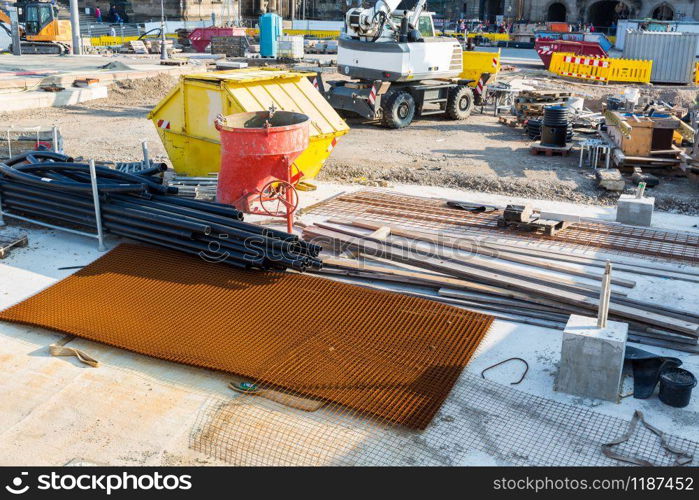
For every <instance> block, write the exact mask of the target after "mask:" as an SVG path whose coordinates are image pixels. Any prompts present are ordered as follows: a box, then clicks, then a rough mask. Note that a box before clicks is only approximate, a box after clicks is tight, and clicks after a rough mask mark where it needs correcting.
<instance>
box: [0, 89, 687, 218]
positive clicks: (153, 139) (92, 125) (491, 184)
mask: <svg viewBox="0 0 699 500" xmlns="http://www.w3.org/2000/svg"><path fill="white" fill-rule="evenodd" d="M175 83H176V80H175V79H173V78H172V77H169V76H166V75H161V76H159V77H157V78H150V79H144V80H136V81H125V82H119V83H118V84H116V85H115V86H113V88H112V89H111V90H110V95H109V98H107V99H101V100H96V101H90V102H87V103H83V104H80V105H77V106H70V107H66V108H46V109H38V110H33V111H23V112H18V113H12V114H7V113H5V114H2V113H0V120H2V121H3V122H4V123H11V124H13V125H15V126H29V125H38V124H43V125H51V124H56V125H58V126H59V127H60V129H61V132H62V134H63V137H64V141H65V149H66V151H67V152H68V153H70V154H72V155H73V156H76V157H84V158H94V159H96V160H102V161H134V160H139V159H141V141H142V140H148V141H149V146H150V150H151V155H152V156H153V158H154V159H160V160H166V159H167V156H166V154H165V150H164V148H163V147H162V144H161V142H160V139H159V137H158V134H157V132H156V130H155V127H154V126H153V124H152V123H151V122H150V121H149V120H148V119H146V115H147V114H148V112H149V111H150V110H151V109H152V108H153V106H155V105H156V104H157V103H158V102H159V101H160V100H161V99H162V98H163V97H164V96H165V95H167V93H168V92H169V90H170V89H171V88H172V87H173V86H174V85H175ZM547 84H549V85H554V84H555V85H562V84H564V85H568V83H562V82H560V81H553V83H550V82H547ZM584 87H585V89H587V87H591V90H590V89H587V90H585V91H586V92H587V91H588V90H589V91H590V92H592V91H594V92H595V96H596V97H597V98H600V99H601V98H603V96H602V94H604V96H606V95H607V94H610V93H619V92H620V90H619V88H615V87H612V86H609V87H602V86H594V85H592V86H584ZM576 90H577V89H576ZM649 90H652V91H653V92H656V91H658V90H655V89H649ZM681 90H683V92H681V93H680V94H681V95H683V96H684V95H685V94H687V92H686V90H687V89H681ZM665 91H668V92H669V91H670V90H668V89H665ZM658 92H659V91H658ZM680 94H677V93H674V94H672V95H673V96H677V95H680ZM685 97H686V96H685ZM348 123H349V125H350V127H351V131H350V133H349V134H347V135H346V136H344V137H341V138H340V139H339V142H338V145H337V147H336V148H335V150H334V151H333V154H332V155H331V156H330V158H329V160H328V162H327V164H326V166H325V167H324V169H323V170H322V171H321V175H320V177H319V180H339V181H343V182H350V183H361V184H367V185H389V184H390V183H415V184H423V185H432V186H446V187H457V188H464V189H469V190H477V191H483V192H487V193H497V194H509V195H516V196H523V197H531V198H539V199H551V200H564V201H574V202H579V203H588V204H590V203H592V204H600V205H609V204H613V203H615V201H616V199H617V197H618V195H617V194H612V193H608V192H606V191H604V190H601V189H598V188H597V187H596V185H595V182H594V178H593V173H592V172H591V171H590V170H589V169H586V168H583V169H579V168H578V166H577V160H578V158H577V155H571V156H569V157H559V156H554V157H546V156H533V155H531V154H530V153H529V146H530V145H531V142H530V141H529V140H528V138H527V137H526V135H525V134H524V133H523V131H522V130H521V129H513V128H510V127H507V126H504V125H502V124H500V123H498V122H497V119H496V118H494V117H492V116H489V115H481V114H480V113H474V114H473V115H472V116H471V117H470V118H469V119H468V120H467V121H464V122H454V121H448V120H445V119H443V118H441V117H426V118H425V119H420V120H417V121H415V122H414V123H413V124H411V125H410V126H409V127H408V128H406V129H401V130H387V129H383V128H380V127H378V126H375V125H373V124H371V123H366V122H364V121H362V120H359V119H348ZM627 187H628V189H627V191H628V192H630V191H631V190H632V186H631V184H630V183H629V184H628V185H627ZM698 191H699V182H697V180H696V179H695V178H675V177H667V176H665V177H662V178H661V184H660V186H658V187H656V188H653V189H649V190H648V193H649V194H650V195H653V196H655V197H656V207H657V208H658V209H663V210H675V211H679V212H682V213H689V214H697V213H699V197H698V196H697V192H698Z"/></svg>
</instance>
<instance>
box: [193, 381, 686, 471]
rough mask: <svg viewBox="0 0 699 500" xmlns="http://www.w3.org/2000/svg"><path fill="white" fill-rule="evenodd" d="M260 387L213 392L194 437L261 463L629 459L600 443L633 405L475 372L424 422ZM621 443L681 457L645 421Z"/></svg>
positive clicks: (216, 453) (646, 455)
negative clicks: (314, 403) (405, 422)
mask: <svg viewBox="0 0 699 500" xmlns="http://www.w3.org/2000/svg"><path fill="white" fill-rule="evenodd" d="M263 387H264V386H263V385H261V386H260V389H261V390H263V389H262V388H263ZM260 394H261V393H257V394H255V395H250V394H238V395H237V396H236V397H234V398H233V399H231V400H227V399H223V398H220V397H212V398H210V399H209V400H207V402H206V403H205V404H204V406H203V407H202V409H201V410H200V412H199V414H198V415H197V419H196V422H195V425H194V428H193V430H192V433H191V435H190V447H191V448H193V449H195V450H197V451H200V452H202V453H205V454H207V455H210V456H213V457H216V458H218V459H220V460H224V461H227V462H229V463H231V464H235V465H257V466H260V465H265V466H266V465H300V466H303V465H360V466H362V465H364V466H367V465H426V466H438V465H462V464H473V463H474V461H475V462H477V463H479V464H480V465H495V464H498V465H531V466H613V465H629V464H628V463H624V462H619V461H617V460H614V459H611V458H608V457H606V456H605V455H603V454H602V451H601V446H602V445H603V444H605V443H609V442H612V441H614V440H616V439H618V438H620V437H621V436H623V435H624V434H625V432H626V431H627V429H628V426H629V420H630V417H631V414H629V418H628V419H624V418H619V417H614V416H610V415H605V414H604V413H600V412H598V411H595V410H593V409H592V408H589V407H587V406H583V405H575V406H573V405H569V404H565V403H561V402H558V401H552V400H550V399H546V398H543V397H540V396H536V395H533V394H529V393H526V392H523V391H521V390H518V389H515V388H511V387H508V386H505V385H502V384H499V383H496V382H493V381H490V380H484V379H482V378H481V377H480V376H478V375H475V374H472V373H468V372H464V373H463V374H462V376H461V377H460V378H459V380H458V382H457V383H456V385H455V387H454V389H453V390H452V391H451V393H450V394H449V397H448V398H447V399H446V401H445V402H444V404H443V405H442V407H441V409H440V410H439V412H438V414H437V415H436V417H435V418H434V420H433V421H432V423H431V424H430V425H429V426H428V427H427V428H426V429H425V430H422V431H416V430H411V429H406V428H401V427H397V426H391V425H387V424H386V422H384V421H382V420H380V419H375V418H358V416H357V415H356V414H355V413H353V412H347V411H344V410H343V409H342V408H340V407H338V406H336V405H327V406H325V407H322V408H319V409H316V410H314V411H309V408H303V409H302V408H300V407H293V406H292V405H289V404H280V403H279V402H278V401H279V398H278V396H277V397H270V396H268V395H267V396H265V395H264V394H263V395H260ZM658 404H660V403H658ZM629 413H632V412H631V410H629ZM692 418H693V417H692ZM649 423H651V424H652V425H655V422H653V421H650V422H649ZM661 430H662V429H661ZM666 439H667V441H668V444H669V445H670V446H672V447H675V448H678V449H680V450H683V451H686V452H688V453H690V454H693V455H695V456H694V460H693V462H692V464H691V465H695V466H696V465H698V464H699V460H698V457H697V456H696V455H697V452H698V451H699V443H696V442H694V441H690V440H687V439H684V438H681V437H679V436H674V435H667V434H666ZM614 451H615V452H617V453H618V454H620V455H624V456H632V457H637V458H641V459H644V460H647V461H650V462H651V463H653V464H656V465H659V466H670V465H673V464H674V460H675V456H674V455H672V454H670V453H668V452H667V451H666V450H665V449H664V448H663V447H662V446H661V444H660V442H659V440H658V437H657V436H656V435H655V434H653V433H652V432H650V431H649V430H648V429H646V428H645V427H643V426H642V425H640V424H639V425H638V426H637V427H636V431H635V432H634V434H633V435H632V436H631V438H630V439H629V440H628V441H626V442H624V443H622V444H620V445H618V446H616V447H615V448H614Z"/></svg>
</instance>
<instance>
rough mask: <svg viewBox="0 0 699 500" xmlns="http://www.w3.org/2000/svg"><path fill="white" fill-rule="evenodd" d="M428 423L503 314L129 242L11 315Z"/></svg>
mask: <svg viewBox="0 0 699 500" xmlns="http://www.w3.org/2000/svg"><path fill="white" fill-rule="evenodd" d="M0 319H4V320H7V321H14V322H20V323H27V324H32V325H37V326H42V327H46V328H51V329H54V330H59V331H62V332H66V333H69V334H72V335H77V336H79V337H83V338H87V339H90V340H96V341H100V342H104V343H106V344H110V345H114V346H117V347H121V348H125V349H129V350H132V351H135V352H138V353H141V354H146V355H149V356H154V357H157V358H162V359H166V360H170V361H176V362H179V363H185V364H189V365H194V366H201V367H205V368H213V369H217V370H222V371H226V372H230V373H234V374H237V375H240V376H243V377H246V378H247V379H250V380H252V381H255V382H256V383H257V384H258V385H261V384H266V385H267V386H268V387H270V388H274V389H275V390H278V391H286V392H287V393H289V394H290V395H293V396H294V397H296V396H299V397H304V398H310V399H311V401H321V402H323V403H326V404H332V405H339V406H341V407H343V408H347V409H348V410H347V411H350V410H351V411H353V412H355V413H357V414H361V415H364V414H366V415H371V416H373V417H374V418H378V419H381V420H383V421H386V422H392V423H397V424H402V425H404V426H407V427H410V428H416V429H422V428H425V427H426V426H427V425H428V424H429V422H430V421H431V420H432V418H433V416H434V415H435V413H436V412H437V411H438V410H439V407H440V405H441V404H442V402H443V401H444V399H445V398H446V396H447V395H448V394H449V391H450V390H451V388H452V386H453V384H454V383H455V382H456V380H457V379H458V377H459V375H460V374H461V372H462V370H463V368H464V366H466V364H467V363H468V361H469V359H470V358H471V355H472V354H473V352H474V350H475V349H476V347H477V346H478V345H479V343H480V342H481V340H482V338H483V336H484V335H485V333H486V332H487V330H488V329H489V327H490V325H491V323H492V321H493V318H492V317H491V316H488V315H483V314H478V313H473V312H470V311H466V310H464V309H461V308H457V307H452V306H448V305H444V304H438V303H436V302H433V301H428V300H424V299H419V298H415V297H408V296H404V295H400V294H396V293H391V292H386V291H380V290H370V289H367V288H363V287H358V286H354V285H349V284H345V283H339V282H337V281H332V280H328V279H323V278H318V277H313V276H306V275H302V274H292V273H265V272H259V271H242V270H237V269H234V268H230V267H228V266H221V265H217V264H212V263H209V262H206V261H204V260H202V259H198V258H196V257H193V256H189V255H185V254H182V253H180V252H175V251H169V250H162V249H155V248H150V247H143V246H138V245H126V244H124V245H121V246H119V247H117V248H116V249H115V250H113V251H111V252H109V253H108V254H106V255H105V256H103V257H101V258H100V259H98V260H96V261H95V262H93V263H92V264H90V265H89V266H87V267H85V268H84V269H82V270H81V271H79V272H77V273H76V274H74V275H72V276H70V277H69V278H66V279H64V280H63V281H60V282H59V283H57V284H55V285H53V286H51V287H49V288H47V289H46V290H44V291H42V292H40V293H38V294H37V295H35V296H33V297H31V298H29V299H27V300H25V301H24V302H21V303H19V304H17V305H15V306H13V307H10V308H9V309H6V310H5V311H3V312H2V313H0Z"/></svg>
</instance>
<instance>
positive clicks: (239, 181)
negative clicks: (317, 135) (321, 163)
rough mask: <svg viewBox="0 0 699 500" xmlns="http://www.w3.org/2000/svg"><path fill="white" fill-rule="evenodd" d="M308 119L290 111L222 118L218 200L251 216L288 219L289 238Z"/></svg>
mask: <svg viewBox="0 0 699 500" xmlns="http://www.w3.org/2000/svg"><path fill="white" fill-rule="evenodd" d="M309 123H310V121H309V118H308V116H306V115H304V114H301V113H294V112H292V111H277V110H275V109H274V108H271V109H270V110H269V111H258V112H252V113H238V114H234V115H229V116H225V117H224V116H219V117H218V118H217V119H216V123H215V124H216V129H217V130H218V131H219V133H220V135H221V170H220V172H219V174H218V188H217V190H216V200H217V201H218V202H219V203H226V204H230V205H234V206H235V207H236V208H237V209H238V210H242V211H244V212H248V213H264V214H267V215H271V216H275V217H286V219H287V230H288V231H289V232H291V229H292V225H293V217H294V212H295V211H296V208H297V207H298V201H299V199H298V193H297V192H296V189H295V188H294V185H295V184H296V183H298V181H299V180H300V179H301V177H302V176H303V174H302V173H301V172H299V173H297V174H296V175H293V176H292V169H291V166H292V164H293V163H294V160H295V159H296V158H297V157H298V156H299V155H300V154H301V153H303V151H304V150H305V149H306V148H307V147H308V126H309Z"/></svg>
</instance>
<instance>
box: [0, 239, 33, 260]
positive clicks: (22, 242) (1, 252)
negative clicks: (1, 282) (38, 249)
mask: <svg viewBox="0 0 699 500" xmlns="http://www.w3.org/2000/svg"><path fill="white" fill-rule="evenodd" d="M28 243H29V240H28V239H27V235H26V234H21V235H18V236H13V237H5V236H1V235H0V259H4V258H5V257H7V256H8V255H9V253H10V250H11V249H12V248H14V247H26V246H27V244H28Z"/></svg>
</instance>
